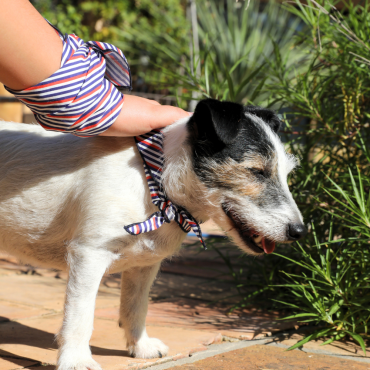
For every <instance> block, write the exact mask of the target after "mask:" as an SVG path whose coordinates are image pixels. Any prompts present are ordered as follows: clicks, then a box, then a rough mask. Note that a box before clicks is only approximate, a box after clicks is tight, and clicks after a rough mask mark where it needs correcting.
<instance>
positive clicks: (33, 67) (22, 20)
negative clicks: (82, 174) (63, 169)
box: [0, 0, 188, 136]
mask: <svg viewBox="0 0 370 370" xmlns="http://www.w3.org/2000/svg"><path fill="white" fill-rule="evenodd" d="M0 35H1V37H0V50H2V52H1V53H0V81H1V82H3V83H4V84H5V85H6V86H8V87H9V88H11V89H13V90H23V89H25V88H28V87H30V86H34V85H35V84H38V83H39V82H41V81H43V80H45V79H46V78H47V77H49V76H50V75H52V74H53V73H54V72H56V71H57V70H58V69H59V67H60V63H61V54H62V41H61V39H60V37H59V35H58V34H57V33H56V32H55V30H54V29H53V28H52V27H51V26H50V25H49V24H48V23H47V22H46V21H45V20H44V19H43V18H42V16H41V15H40V14H39V13H38V12H37V11H36V9H35V8H34V7H33V6H32V4H31V3H30V2H29V1H28V0H11V1H9V0H0ZM183 117H188V113H187V112H185V111H183V110H182V109H180V108H176V107H170V106H160V105H156V104H153V103H152V102H151V101H149V100H147V99H143V98H139V97H135V96H132V95H126V96H125V99H124V104H123V108H122V110H121V111H120V113H119V115H118V117H117V118H116V120H115V121H114V123H113V124H112V125H111V126H110V127H109V128H108V129H107V130H106V131H104V132H103V133H102V134H101V135H106V136H107V135H109V136H134V135H138V134H143V133H145V132H148V131H150V130H151V129H153V128H160V127H165V126H167V125H170V124H172V123H173V122H175V121H176V120H178V119H180V118H183Z"/></svg>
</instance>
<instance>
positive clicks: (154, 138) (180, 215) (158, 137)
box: [124, 130, 206, 247]
mask: <svg viewBox="0 0 370 370" xmlns="http://www.w3.org/2000/svg"><path fill="white" fill-rule="evenodd" d="M135 142H136V146H137V148H138V150H139V153H140V154H141V157H142V159H143V162H144V171H145V176H146V180H147V181H148V185H149V190H150V196H151V199H152V202H153V204H155V205H156V206H158V208H159V211H158V212H155V213H153V214H152V215H151V216H150V217H149V218H148V219H147V220H146V221H143V222H138V223H135V224H131V225H128V226H125V227H124V229H125V230H126V231H127V232H128V233H129V234H131V235H139V234H141V233H146V232H148V231H152V230H156V229H158V228H159V227H161V226H162V225H163V224H164V223H170V222H171V221H173V220H174V221H176V222H177V224H178V225H179V226H180V228H181V230H182V231H184V232H185V233H188V232H189V231H190V230H193V232H194V233H195V235H196V236H197V237H198V239H199V240H200V242H201V243H202V245H203V246H204V247H206V246H205V243H204V240H203V237H202V232H201V230H200V226H199V224H198V222H197V221H196V220H195V219H194V218H193V217H192V216H191V214H190V213H189V212H187V211H186V210H184V209H183V208H180V207H178V206H176V205H174V204H173V203H172V202H171V201H170V200H169V199H167V198H166V196H165V194H164V190H163V188H162V185H161V175H162V170H163V162H164V156H163V134H162V132H161V131H160V130H153V131H150V132H149V133H147V134H144V135H140V136H136V137H135Z"/></svg>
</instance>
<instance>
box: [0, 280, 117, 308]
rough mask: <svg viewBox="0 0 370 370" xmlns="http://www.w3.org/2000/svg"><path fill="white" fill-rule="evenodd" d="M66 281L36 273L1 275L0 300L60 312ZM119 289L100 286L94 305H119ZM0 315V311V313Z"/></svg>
mask: <svg viewBox="0 0 370 370" xmlns="http://www.w3.org/2000/svg"><path fill="white" fill-rule="evenodd" d="M65 289H66V281H65V280H64V279H55V278H52V277H45V276H37V275H8V276H1V289H0V300H1V301H5V302H8V303H13V304H18V305H23V306H29V307H32V308H40V309H43V310H53V311H55V312H62V310H63V304H64V295H65ZM119 296H120V293H119V290H114V289H111V290H108V289H107V288H106V287H104V286H102V288H101V289H100V290H99V293H98V299H97V301H96V307H98V308H99V307H112V306H119ZM0 315H1V313H0Z"/></svg>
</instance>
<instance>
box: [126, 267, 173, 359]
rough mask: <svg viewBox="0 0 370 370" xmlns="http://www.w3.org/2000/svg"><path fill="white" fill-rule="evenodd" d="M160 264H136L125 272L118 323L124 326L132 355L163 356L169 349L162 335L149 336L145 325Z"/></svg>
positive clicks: (142, 356) (128, 347)
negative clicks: (146, 265)
mask: <svg viewBox="0 0 370 370" xmlns="http://www.w3.org/2000/svg"><path fill="white" fill-rule="evenodd" d="M159 266H160V263H157V264H155V265H154V266H148V267H135V268H131V269H129V270H126V271H124V272H123V273H122V281H121V308H120V321H119V324H120V327H122V328H123V329H124V330H125V336H126V340H127V349H128V351H129V353H130V355H131V356H133V357H138V358H156V357H164V356H166V355H167V352H168V347H167V346H166V345H165V344H163V343H162V342H161V341H160V340H159V339H156V338H149V337H148V334H147V333H146V329H145V318H146V314H147V311H148V298H149V290H150V287H151V285H152V283H153V281H154V279H155V277H156V275H157V272H158V269H159Z"/></svg>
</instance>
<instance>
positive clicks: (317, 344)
mask: <svg viewBox="0 0 370 370" xmlns="http://www.w3.org/2000/svg"><path fill="white" fill-rule="evenodd" d="M303 338H304V335H301V334H292V335H290V336H289V337H280V338H276V339H274V342H276V343H280V344H284V345H286V346H292V345H293V344H295V343H297V342H298V341H300V340H301V339H303ZM323 342H325V340H315V341H311V342H308V343H306V344H304V345H303V347H302V349H303V350H305V349H313V350H319V351H325V352H331V353H333V354H336V355H343V356H352V357H354V358H356V357H362V358H365V357H367V358H370V346H368V350H367V351H366V356H365V355H364V353H363V351H362V349H361V347H360V346H359V345H358V344H357V343H355V342H353V341H350V340H347V341H336V342H333V343H331V344H327V345H325V346H321V344H322V343H323ZM369 368H370V365H369Z"/></svg>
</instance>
